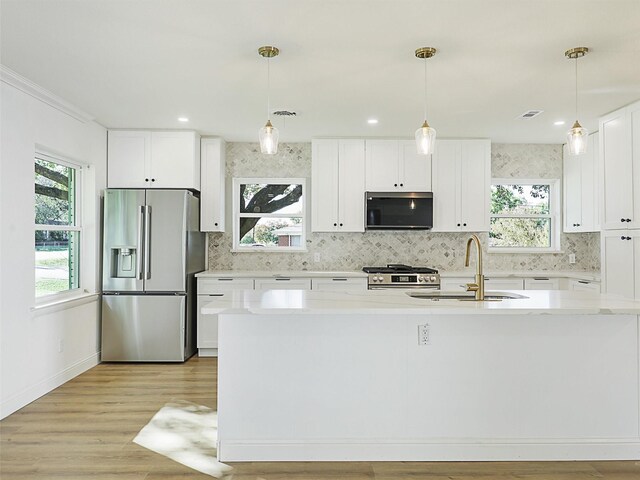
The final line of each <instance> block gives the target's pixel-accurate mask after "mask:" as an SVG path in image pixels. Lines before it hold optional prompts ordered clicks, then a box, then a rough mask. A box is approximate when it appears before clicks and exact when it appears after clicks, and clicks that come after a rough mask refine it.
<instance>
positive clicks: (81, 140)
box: [0, 69, 106, 418]
mask: <svg viewBox="0 0 640 480" xmlns="http://www.w3.org/2000/svg"><path fill="white" fill-rule="evenodd" d="M7 71H8V70H6V69H3V70H2V82H0V102H1V103H0V108H1V110H2V112H1V123H0V129H1V132H0V136H1V149H0V164H1V167H0V174H1V176H0V221H1V231H0V259H1V263H0V266H1V267H0V268H1V272H0V418H3V417H5V416H7V415H9V414H11V413H13V412H14V411H16V410H17V409H19V408H22V407H23V406H25V405H27V404H28V403H29V402H32V401H33V400H35V399H36V398H38V397H40V396H41V395H43V394H45V393H47V392H49V391H51V390H52V389H54V388H56V387H57V386H59V385H61V384H62V383H64V382H65V381H67V380H69V379H71V378H73V377H74V376H76V375H77V374H79V373H81V372H83V371H85V370H87V369H88V368H91V367H92V366H94V365H96V364H97V363H98V361H99V348H100V343H99V326H100V309H99V299H98V297H97V296H93V297H89V298H88V299H87V298H85V299H84V300H82V301H77V300H76V301H74V302H69V303H66V304H63V305H58V306H55V307H50V308H44V309H38V310H34V309H33V307H34V292H35V276H34V261H35V259H34V150H35V146H36V145H39V146H43V147H45V148H47V149H48V150H51V151H55V152H57V153H59V154H61V155H63V156H65V157H67V158H69V159H72V160H76V161H79V162H81V163H84V164H88V165H89V168H88V169H86V170H84V174H83V178H84V181H85V188H87V189H88V190H89V191H90V192H92V193H91V194H90V197H89V198H87V199H86V202H85V206H86V210H85V212H84V214H83V225H84V231H83V237H84V240H83V247H84V255H83V257H82V260H84V264H83V268H82V271H81V275H84V277H83V278H84V285H83V286H84V288H86V289H87V290H88V291H89V292H93V293H95V292H96V291H97V289H98V286H99V285H100V283H99V278H98V275H99V272H100V269H99V258H100V255H99V252H100V249H99V247H100V235H99V225H100V222H99V219H100V196H101V195H102V189H103V188H105V183H106V130H105V128H104V127H102V126H100V125H98V124H97V123H95V122H93V121H91V120H88V119H82V118H77V117H82V115H76V116H74V112H73V109H71V110H66V113H65V108H64V105H65V102H64V101H62V100H60V99H55V98H52V99H51V101H48V102H47V101H46V97H47V95H46V94H45V95H42V94H43V91H42V90H41V89H40V88H39V87H37V85H33V84H30V82H29V81H28V80H25V82H24V84H21V83H20V82H19V81H18V82H16V81H15V80H16V78H18V79H19V77H16V76H15V75H13V74H12V75H10V76H7V75H6V73H7ZM8 72H10V71H8ZM11 73H12V72H11ZM45 93H46V92H45ZM37 97H39V98H37ZM41 98H45V101H43V100H42V99H41ZM69 112H70V113H71V114H70V113H69ZM60 341H62V345H63V351H62V352H59V346H60Z"/></svg>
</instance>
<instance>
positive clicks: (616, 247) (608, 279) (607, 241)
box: [601, 230, 640, 300]
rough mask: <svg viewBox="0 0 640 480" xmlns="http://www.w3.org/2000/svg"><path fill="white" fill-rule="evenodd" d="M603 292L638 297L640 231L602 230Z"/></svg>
mask: <svg viewBox="0 0 640 480" xmlns="http://www.w3.org/2000/svg"><path fill="white" fill-rule="evenodd" d="M601 248H602V251H601V256H602V281H603V289H602V293H612V294H615V295H622V296H623V297H627V298H635V299H636V300H640V230H607V231H603V232H602V242H601Z"/></svg>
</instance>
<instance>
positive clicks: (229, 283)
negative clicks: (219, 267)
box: [198, 277, 253, 294]
mask: <svg viewBox="0 0 640 480" xmlns="http://www.w3.org/2000/svg"><path fill="white" fill-rule="evenodd" d="M230 290H253V278H235V277H218V278H198V294H207V293H219V292H228V291H230Z"/></svg>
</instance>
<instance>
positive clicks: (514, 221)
mask: <svg viewBox="0 0 640 480" xmlns="http://www.w3.org/2000/svg"><path fill="white" fill-rule="evenodd" d="M558 185H559V181H558V180H549V179H543V180H541V179H537V180H522V179H513V178H511V179H494V180H493V182H492V185H491V229H490V231H489V249H491V251H493V252H500V251H504V252H516V251H518V252H544V251H549V252H551V251H557V250H558V248H559V243H560V234H559V219H558V216H559V215H558V212H559V210H560V208H559V201H558Z"/></svg>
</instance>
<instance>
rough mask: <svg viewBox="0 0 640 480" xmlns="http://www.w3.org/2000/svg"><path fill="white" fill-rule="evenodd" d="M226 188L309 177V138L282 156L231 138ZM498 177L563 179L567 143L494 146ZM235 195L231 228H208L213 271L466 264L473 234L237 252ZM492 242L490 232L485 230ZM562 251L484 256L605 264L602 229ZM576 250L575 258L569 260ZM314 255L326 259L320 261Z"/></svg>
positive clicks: (516, 264) (376, 237) (576, 236)
mask: <svg viewBox="0 0 640 480" xmlns="http://www.w3.org/2000/svg"><path fill="white" fill-rule="evenodd" d="M226 161H227V166H226V176H227V190H228V191H229V190H230V188H231V179H232V178H233V177H285V178H286V177H306V178H309V177H310V175H311V143H285V144H280V146H279V149H278V154H276V155H273V156H270V155H263V154H261V153H260V146H259V145H258V144H257V143H227V150H226ZM491 172H492V176H493V177H494V178H562V146H561V145H540V144H492V145H491ZM230 204H231V199H230V195H227V228H226V230H227V232H225V233H209V243H208V254H209V255H208V260H209V270H273V269H277V270H360V269H361V268H362V267H363V266H365V265H386V264H387V263H406V264H409V265H423V266H429V267H434V268H437V269H439V270H443V271H447V270H461V269H462V268H463V267H464V255H465V247H466V241H467V239H468V238H469V234H468V233H434V232H424V231H421V232H405V231H396V232H365V233H312V232H309V234H308V236H307V249H308V251H307V252H301V253H278V252H275V253H234V252H231V246H232V234H231V220H230V219H231V209H230ZM479 236H480V238H481V240H482V241H483V244H484V245H485V249H486V244H487V239H488V234H486V233H483V234H480V235H479ZM560 244H561V249H562V251H563V252H562V253H557V254H555V253H550V254H539V253H536V254H485V257H484V260H485V269H487V270H494V271H501V270H536V271H538V270H539V271H544V270H594V271H597V270H599V269H600V235H599V234H598V233H573V234H561V240H560ZM570 253H574V254H575V256H576V263H575V264H570V263H569V254H570ZM316 254H318V255H319V258H320V261H319V262H314V258H315V257H316Z"/></svg>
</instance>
